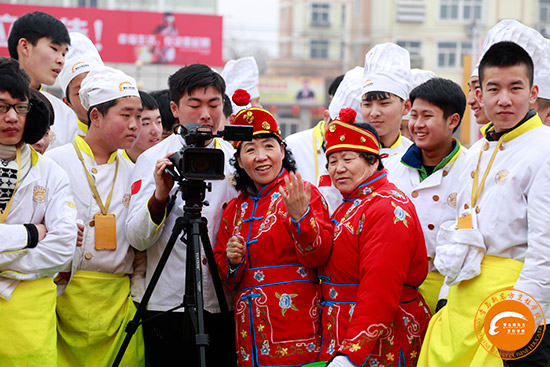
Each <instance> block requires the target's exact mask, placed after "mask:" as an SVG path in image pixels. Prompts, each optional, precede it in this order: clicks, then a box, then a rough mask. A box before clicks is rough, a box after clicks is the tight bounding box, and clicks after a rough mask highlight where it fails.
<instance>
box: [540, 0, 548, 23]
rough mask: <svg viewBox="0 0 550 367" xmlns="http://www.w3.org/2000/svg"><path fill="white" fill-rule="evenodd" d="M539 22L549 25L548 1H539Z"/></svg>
mask: <svg viewBox="0 0 550 367" xmlns="http://www.w3.org/2000/svg"><path fill="white" fill-rule="evenodd" d="M539 20H540V22H541V23H546V24H549V23H550V0H539Z"/></svg>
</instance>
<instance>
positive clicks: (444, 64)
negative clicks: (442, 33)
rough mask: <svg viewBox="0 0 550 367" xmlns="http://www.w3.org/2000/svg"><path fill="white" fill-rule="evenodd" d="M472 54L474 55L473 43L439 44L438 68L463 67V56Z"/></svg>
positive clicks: (444, 42)
mask: <svg viewBox="0 0 550 367" xmlns="http://www.w3.org/2000/svg"><path fill="white" fill-rule="evenodd" d="M470 53H472V42H469V41H463V42H453V41H442V42H438V43H437V66H438V67H440V68H448V69H452V68H458V67H462V58H463V56H464V55H466V54H470Z"/></svg>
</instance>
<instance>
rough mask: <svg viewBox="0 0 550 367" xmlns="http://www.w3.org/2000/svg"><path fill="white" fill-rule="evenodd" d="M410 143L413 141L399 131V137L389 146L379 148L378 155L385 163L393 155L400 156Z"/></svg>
mask: <svg viewBox="0 0 550 367" xmlns="http://www.w3.org/2000/svg"><path fill="white" fill-rule="evenodd" d="M411 145H413V142H412V141H410V139H408V138H406V137H404V136H403V135H401V133H399V137H398V138H397V140H396V141H395V143H393V145H392V146H391V147H389V148H380V157H381V158H382V164H384V165H385V164H386V161H387V160H388V159H389V158H391V157H393V156H396V155H398V156H402V155H403V154H405V152H406V151H407V149H409V147H410V146H411Z"/></svg>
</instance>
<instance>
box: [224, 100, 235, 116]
mask: <svg viewBox="0 0 550 367" xmlns="http://www.w3.org/2000/svg"><path fill="white" fill-rule="evenodd" d="M232 113H233V105H232V104H231V100H230V99H229V96H228V95H227V94H224V95H223V115H224V116H225V118H229V116H231V114H232Z"/></svg>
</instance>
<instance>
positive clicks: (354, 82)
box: [328, 66, 364, 122]
mask: <svg viewBox="0 0 550 367" xmlns="http://www.w3.org/2000/svg"><path fill="white" fill-rule="evenodd" d="M363 71H364V68H363V67H362V66H356V67H355V68H353V69H351V70H348V71H347V72H346V74H345V75H344V78H343V79H342V81H341V82H340V85H339V86H338V89H336V92H335V93H334V96H333V97H332V101H331V102H330V105H329V106H328V111H329V112H330V118H331V119H333V120H334V119H336V118H338V114H339V113H340V110H341V109H342V108H346V107H350V108H353V109H354V110H355V112H357V118H356V121H357V122H362V119H361V96H362V94H361V89H362V88H363Z"/></svg>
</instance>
